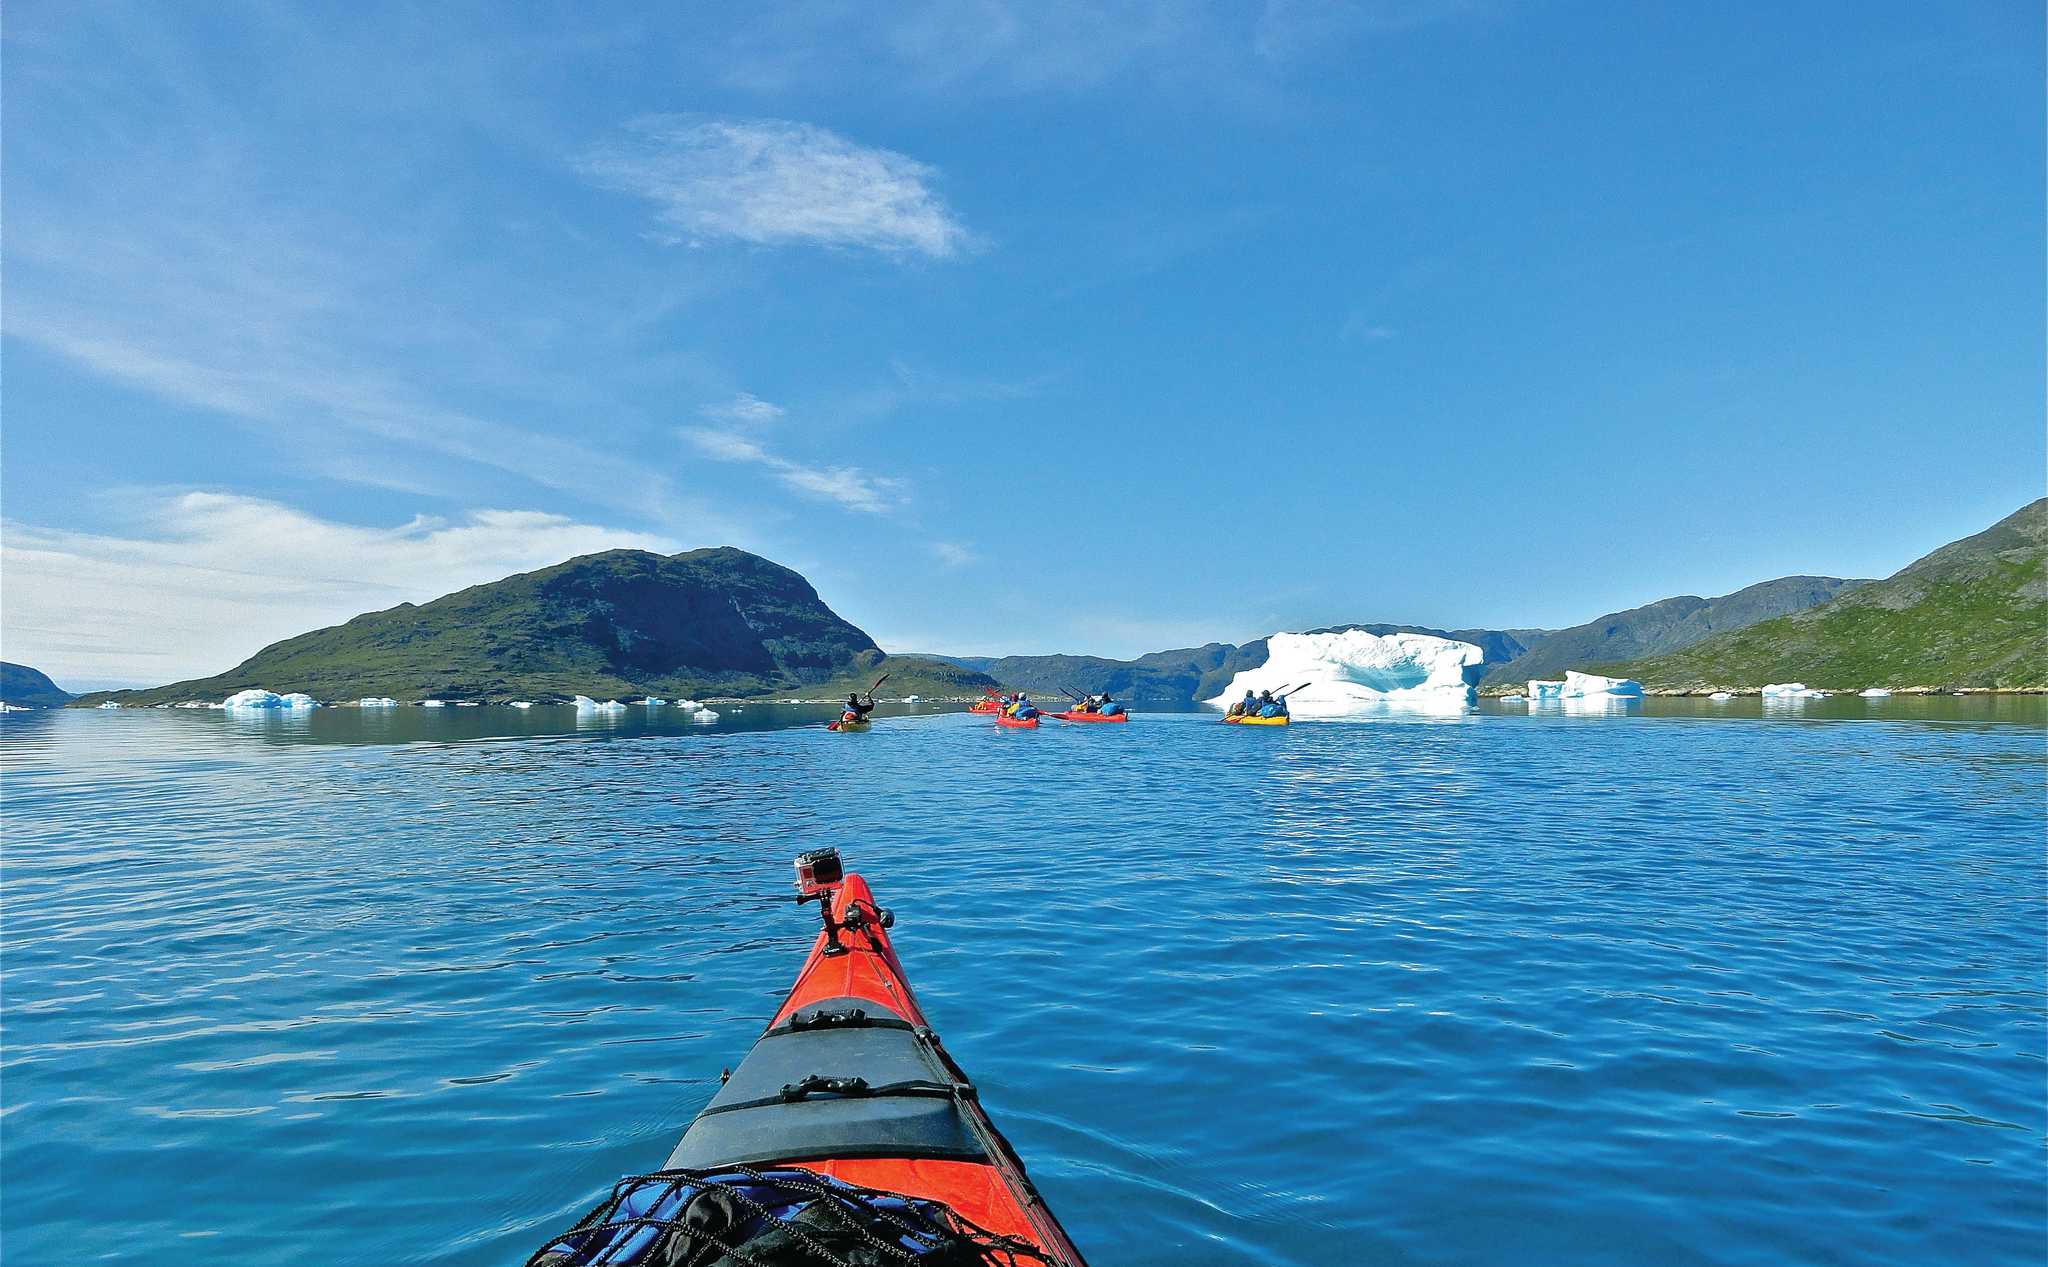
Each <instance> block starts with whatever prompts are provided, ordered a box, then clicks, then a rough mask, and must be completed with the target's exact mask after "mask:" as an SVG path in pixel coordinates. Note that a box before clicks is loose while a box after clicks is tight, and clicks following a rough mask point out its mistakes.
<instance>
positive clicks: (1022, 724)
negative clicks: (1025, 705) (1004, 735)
mask: <svg viewBox="0 0 2048 1267" xmlns="http://www.w3.org/2000/svg"><path fill="white" fill-rule="evenodd" d="M996 725H998V726H1015V727H1016V728H1018V729H1019V730H1029V729H1031V728H1032V727H1034V726H1036V725H1038V719H1037V718H1036V717H1012V716H1010V715H1009V714H1008V713H997V714H996Z"/></svg>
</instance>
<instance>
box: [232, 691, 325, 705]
mask: <svg viewBox="0 0 2048 1267" xmlns="http://www.w3.org/2000/svg"><path fill="white" fill-rule="evenodd" d="M221 707H222V708H236V709H242V708H318V707H320V704H319V701H317V700H315V699H314V698H313V697H312V696H310V695H308V694H306V693H305V692H304V691H293V692H291V693H290V694H289V695H279V694H278V693H277V692H276V691H266V690H264V689H263V688H262V687H260V686H252V687H250V688H249V689H248V690H246V691H236V692H235V693H234V694H233V695H230V696H228V697H227V699H225V700H223V701H222V702H221Z"/></svg>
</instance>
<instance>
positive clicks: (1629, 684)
mask: <svg viewBox="0 0 2048 1267" xmlns="http://www.w3.org/2000/svg"><path fill="white" fill-rule="evenodd" d="M1642 693H1643V684H1642V683H1641V682H1638V681H1636V680H1635V679H1634V678H1627V677H1601V676H1600V675H1599V674H1597V673H1580V672H1578V671H1576V670H1573V669H1566V670H1565V671H1564V691H1563V697H1564V698H1565V699H1587V698H1590V697H1593V696H1598V695H1616V696H1622V697H1625V698H1638V697H1640V696H1641V695H1642Z"/></svg>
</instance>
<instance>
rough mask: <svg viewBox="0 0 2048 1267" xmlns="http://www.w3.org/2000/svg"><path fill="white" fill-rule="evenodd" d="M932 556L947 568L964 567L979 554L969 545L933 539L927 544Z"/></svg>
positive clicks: (978, 556)
mask: <svg viewBox="0 0 2048 1267" xmlns="http://www.w3.org/2000/svg"><path fill="white" fill-rule="evenodd" d="M929 548H930V550H931V552H932V556H933V557H934V558H936V559H938V561H939V562H941V563H943V564H945V565H946V566H947V567H949V568H959V567H966V566H967V565H968V564H970V563H973V562H974V561H975V560H977V559H979V558H980V557H981V556H980V555H978V554H976V553H975V552H974V550H973V548H972V547H971V546H964V545H961V544H960V543H959V542H957V541H933V542H931V543H930V544H929Z"/></svg>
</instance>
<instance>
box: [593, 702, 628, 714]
mask: <svg viewBox="0 0 2048 1267" xmlns="http://www.w3.org/2000/svg"><path fill="white" fill-rule="evenodd" d="M597 711H598V712H600V713H623V712H625V711H626V706H625V705H624V704H621V703H619V701H617V700H615V699H608V700H606V701H605V702H604V703H602V704H599V705H598V706H597Z"/></svg>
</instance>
